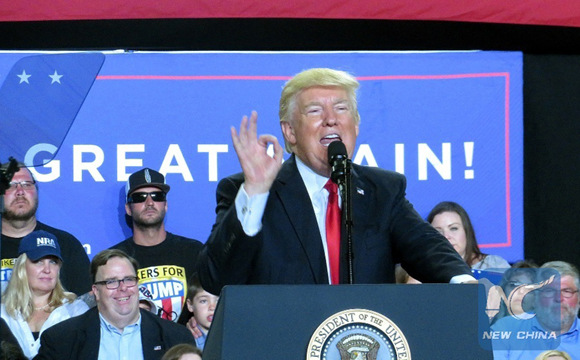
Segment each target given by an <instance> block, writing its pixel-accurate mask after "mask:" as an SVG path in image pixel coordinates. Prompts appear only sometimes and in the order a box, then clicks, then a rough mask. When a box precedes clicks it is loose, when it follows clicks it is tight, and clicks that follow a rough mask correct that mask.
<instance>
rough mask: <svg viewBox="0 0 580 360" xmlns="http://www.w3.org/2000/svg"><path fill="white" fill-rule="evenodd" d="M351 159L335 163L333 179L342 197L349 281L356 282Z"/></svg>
mask: <svg viewBox="0 0 580 360" xmlns="http://www.w3.org/2000/svg"><path fill="white" fill-rule="evenodd" d="M351 167H352V166H351V160H350V159H349V158H348V157H346V156H344V158H342V159H340V160H339V161H337V162H336V163H335V166H333V168H332V175H331V178H332V181H334V182H335V183H337V184H338V187H339V189H340V197H341V198H342V222H343V224H344V228H345V235H346V259H347V261H346V272H347V274H348V283H349V284H354V273H353V259H354V254H353V245H352V226H353V220H352V190H351V189H352V181H351V178H352V177H351V173H350V170H351Z"/></svg>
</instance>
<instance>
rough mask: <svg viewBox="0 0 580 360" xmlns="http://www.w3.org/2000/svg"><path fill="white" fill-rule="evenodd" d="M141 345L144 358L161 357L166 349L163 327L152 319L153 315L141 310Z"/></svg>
mask: <svg viewBox="0 0 580 360" xmlns="http://www.w3.org/2000/svg"><path fill="white" fill-rule="evenodd" d="M141 345H142V347H143V358H144V359H161V357H162V356H163V353H164V352H165V351H167V350H168V349H165V342H164V340H163V333H162V331H161V328H160V327H159V325H158V324H157V323H155V321H154V320H153V319H152V315H150V314H149V313H147V314H146V313H145V311H143V310H141Z"/></svg>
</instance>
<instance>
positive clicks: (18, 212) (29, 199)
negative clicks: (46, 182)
mask: <svg viewBox="0 0 580 360" xmlns="http://www.w3.org/2000/svg"><path fill="white" fill-rule="evenodd" d="M5 166H8V163H6V164H3V165H2V167H3V168H4V167H5ZM18 166H20V169H19V170H18V171H17V172H16V173H15V174H14V177H13V178H12V181H11V182H10V187H9V188H8V189H7V190H6V195H5V196H4V205H5V209H4V212H2V254H1V257H2V278H1V279H0V284H1V285H2V291H4V289H5V288H6V286H7V285H8V281H9V280H10V274H11V273H12V270H13V264H14V262H15V260H16V258H17V257H18V248H19V246H20V242H21V241H22V238H24V237H25V236H26V235H28V234H30V233H31V232H33V231H35V230H44V231H47V232H49V233H51V234H54V235H55V236H56V237H57V238H58V242H59V245H60V252H61V255H62V259H63V260H64V261H63V263H62V267H61V269H60V281H61V282H62V285H63V287H64V288H65V289H67V290H68V291H70V292H73V293H75V294H77V295H78V296H81V295H82V294H85V293H87V292H88V291H90V289H91V279H90V278H89V272H88V271H87V269H88V268H89V263H90V262H89V257H88V256H87V253H86V251H85V249H84V248H83V246H82V244H81V242H80V241H79V240H78V239H77V238H76V237H74V236H73V235H71V234H69V233H68V232H66V231H63V230H59V229H56V228H54V227H52V226H48V225H46V224H44V223H42V222H40V221H38V220H37V218H36V211H37V210H38V203H39V197H38V193H39V190H38V186H39V185H38V183H37V182H36V180H34V177H33V176H32V173H31V172H30V170H29V169H28V168H27V167H25V166H24V164H22V163H19V164H18Z"/></svg>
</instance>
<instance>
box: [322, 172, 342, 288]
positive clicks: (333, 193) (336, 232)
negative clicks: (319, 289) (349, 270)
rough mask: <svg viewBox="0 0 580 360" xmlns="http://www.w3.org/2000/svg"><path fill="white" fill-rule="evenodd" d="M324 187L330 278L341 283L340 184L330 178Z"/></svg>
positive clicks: (333, 281) (335, 282) (333, 282)
mask: <svg viewBox="0 0 580 360" xmlns="http://www.w3.org/2000/svg"><path fill="white" fill-rule="evenodd" d="M324 188H325V189H326V190H328V207H327V208H326V245H327V248H328V260H329V262H330V279H331V282H332V284H333V285H336V284H338V283H340V279H339V273H340V222H341V221H340V208H339V207H338V186H337V185H336V184H335V183H333V182H332V180H328V182H327V183H326V185H324Z"/></svg>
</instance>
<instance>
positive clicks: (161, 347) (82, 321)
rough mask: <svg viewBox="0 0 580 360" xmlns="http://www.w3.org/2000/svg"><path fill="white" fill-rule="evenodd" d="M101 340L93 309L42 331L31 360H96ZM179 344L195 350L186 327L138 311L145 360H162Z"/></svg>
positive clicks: (99, 324)
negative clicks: (37, 348) (169, 350)
mask: <svg viewBox="0 0 580 360" xmlns="http://www.w3.org/2000/svg"><path fill="white" fill-rule="evenodd" d="M100 339H101V323H100V319H99V312H98V310H97V308H96V307H95V308H92V309H91V310H89V311H87V312H86V313H84V314H82V315H79V316H76V317H73V318H70V319H68V320H65V321H63V322H61V323H58V324H56V325H54V326H52V327H50V328H49V329H47V330H45V331H44V332H43V333H42V336H41V337H40V350H39V352H38V355H37V356H36V357H35V358H34V359H54V360H64V359H83V360H85V359H87V360H90V359H98V357H99V345H100ZM181 343H189V344H192V345H193V346H195V340H194V339H193V336H192V335H191V333H190V332H189V330H187V328H185V326H182V325H178V324H175V323H172V322H171V321H168V320H164V319H161V318H159V317H157V316H155V315H153V314H152V313H150V312H148V311H145V310H141V344H142V346H143V358H144V359H146V360H149V359H161V357H162V356H163V354H165V352H166V351H167V350H168V349H169V348H170V347H172V346H174V345H177V344H181Z"/></svg>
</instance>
